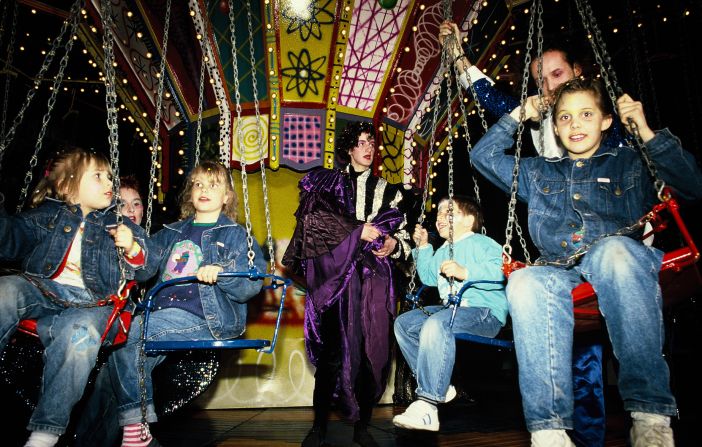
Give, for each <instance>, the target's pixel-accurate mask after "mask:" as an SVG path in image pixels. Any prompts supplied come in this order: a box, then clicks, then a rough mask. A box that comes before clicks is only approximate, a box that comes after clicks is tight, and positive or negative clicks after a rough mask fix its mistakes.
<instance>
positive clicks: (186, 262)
mask: <svg viewBox="0 0 702 447" xmlns="http://www.w3.org/2000/svg"><path fill="white" fill-rule="evenodd" d="M201 263H202V250H201V249H200V246H199V245H197V244H196V243H194V242H193V241H191V240H189V239H186V240H184V241H180V242H176V243H175V245H173V249H171V254H170V257H169V259H168V262H167V263H166V268H165V270H164V272H163V274H162V275H161V281H168V280H170V279H173V278H181V277H183V276H194V275H195V273H196V272H197V269H198V267H200V264H201Z"/></svg>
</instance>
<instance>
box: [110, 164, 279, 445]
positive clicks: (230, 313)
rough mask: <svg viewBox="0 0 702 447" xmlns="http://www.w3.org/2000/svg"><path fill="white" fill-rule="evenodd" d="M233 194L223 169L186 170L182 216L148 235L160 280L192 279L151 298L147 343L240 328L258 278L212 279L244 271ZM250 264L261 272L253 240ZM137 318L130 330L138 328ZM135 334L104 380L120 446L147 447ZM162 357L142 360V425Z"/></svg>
mask: <svg viewBox="0 0 702 447" xmlns="http://www.w3.org/2000/svg"><path fill="white" fill-rule="evenodd" d="M236 202H237V198H236V192H235V191H234V184H233V182H232V179H231V176H230V174H229V172H228V171H227V169H226V168H225V167H224V166H222V165H220V164H217V163H214V162H203V163H202V164H200V165H198V166H197V167H195V168H194V169H193V171H192V172H191V173H190V176H189V178H188V180H187V182H186V186H185V189H184V191H183V194H182V204H181V215H182V217H183V218H184V219H183V220H181V221H179V222H176V223H173V224H170V225H166V226H165V228H164V229H162V230H161V231H159V232H158V233H156V234H155V235H154V236H153V237H152V239H153V241H154V242H155V243H157V244H158V245H159V246H160V247H163V251H162V253H163V255H164V256H163V257H162V258H161V261H160V267H159V280H160V281H167V280H170V279H173V278H178V277H184V276H197V278H198V280H199V281H200V282H199V283H187V284H182V285H174V286H170V287H166V288H164V289H162V290H161V291H160V292H159V293H158V294H157V296H156V297H155V305H156V308H155V310H154V312H152V313H151V315H150V317H149V326H148V328H149V331H148V332H149V333H148V334H147V338H148V341H156V340H162V339H167V340H183V341H186V340H222V339H228V338H235V337H238V336H240V335H242V334H243V333H244V329H245V327H246V302H247V301H248V300H249V299H251V298H252V297H254V296H255V295H256V294H257V293H258V292H259V291H260V290H261V286H262V281H253V280H249V279H247V278H222V279H219V280H218V278H217V275H218V274H219V273H220V272H236V271H243V270H247V269H248V257H247V253H248V251H247V248H248V247H247V242H246V236H247V234H246V230H245V229H244V228H242V227H241V226H240V225H238V224H237V223H236V222H235V219H236V210H237V206H236ZM253 249H254V255H255V262H254V263H255V266H256V268H257V269H258V271H259V272H265V269H266V265H265V262H264V260H263V255H262V253H261V250H260V248H259V246H258V244H257V243H256V241H255V240H254V241H253ZM141 318H142V317H141V316H139V317H137V318H136V319H135V321H134V323H132V324H133V325H134V327H141V325H140V324H141V321H140V319H141ZM140 336H141V334H140V331H131V332H130V333H129V339H128V340H127V343H126V344H125V345H123V346H121V347H119V348H117V349H116V350H115V351H114V352H113V353H112V354H111V356H110V358H109V361H108V372H109V375H110V381H111V382H112V384H113V389H114V392H115V394H116V398H117V403H118V415H119V416H118V418H119V425H120V426H121V427H123V435H122V445H129V446H131V447H137V446H146V445H150V446H154V445H158V443H157V441H156V440H155V439H154V438H153V437H151V435H150V433H149V430H148V424H146V425H143V424H142V412H141V391H142V389H141V387H140V384H139V383H140V379H141V378H142V377H141V374H140V372H139V370H138V365H139V364H140V360H139V355H140V349H141V339H140ZM164 359H165V356H155V357H151V356H148V357H146V360H145V362H144V363H145V364H144V373H143V379H144V381H145V391H146V404H147V407H146V409H147V418H146V420H147V422H149V423H150V422H155V421H156V420H157V417H156V412H155V409H154V404H153V388H152V381H151V373H152V371H153V370H154V368H155V367H156V366H157V365H158V364H159V363H161V362H162V361H163V360H164Z"/></svg>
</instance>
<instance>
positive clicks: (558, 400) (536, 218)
mask: <svg viewBox="0 0 702 447" xmlns="http://www.w3.org/2000/svg"><path fill="white" fill-rule="evenodd" d="M604 97H605V96H604V95H603V93H602V87H601V85H600V84H599V83H598V82H596V81H591V80H581V79H574V80H572V81H570V82H568V83H566V84H564V85H563V86H562V87H561V88H560V90H559V91H558V92H557V95H556V100H555V101H554V108H553V114H552V115H553V120H554V124H555V128H556V133H557V135H558V139H559V141H560V144H561V145H563V146H564V148H565V149H566V151H567V155H566V156H564V157H561V158H556V159H548V160H547V159H543V158H528V159H525V160H523V161H522V166H521V169H520V174H519V189H518V196H519V198H520V199H521V200H523V201H525V202H527V204H528V208H529V233H530V235H531V238H532V240H533V241H534V243H535V244H536V246H537V248H538V249H539V251H540V254H541V257H540V258H539V261H544V262H543V264H542V265H535V266H529V267H526V268H524V269H521V270H518V271H516V272H514V273H512V275H511V276H510V278H509V281H508V284H507V299H508V301H509V310H510V314H511V316H512V322H513V328H514V340H515V346H516V350H517V359H518V362H519V386H520V389H521V393H522V401H523V407H524V414H525V418H526V422H527V428H528V429H529V431H530V432H531V433H532V437H531V439H532V445H533V446H542V445H543V446H546V445H547V446H570V445H573V444H572V441H571V440H570V439H569V438H568V436H567V435H566V433H565V430H567V429H571V428H572V417H573V414H572V413H573V382H572V369H571V361H570V359H571V349H572V345H573V327H574V319H573V304H572V299H571V290H572V289H573V287H575V286H577V285H578V284H580V283H581V282H583V281H588V282H589V283H590V284H592V286H593V287H594V289H595V292H596V293H597V296H598V304H599V306H600V311H601V313H602V315H603V317H604V319H605V321H606V323H607V330H608V333H609V337H610V340H611V342H612V347H613V351H614V355H615V356H616V357H617V359H618V360H619V365H620V370H619V392H620V395H621V397H622V400H623V401H624V408H625V409H626V410H628V411H630V412H631V416H632V419H633V427H632V429H631V433H630V436H631V444H632V446H634V447H637V446H643V445H662V446H672V445H673V433H672V430H671V429H670V416H671V415H675V414H676V404H675V399H674V397H673V395H672V393H671V390H670V384H669V371H668V366H667V364H666V362H665V359H664V358H663V355H662V349H663V346H662V344H663V340H664V339H665V336H664V333H663V316H662V308H661V307H662V300H661V289H660V286H659V284H658V273H659V270H660V267H661V260H662V256H663V254H662V252H661V251H660V250H657V249H655V248H653V247H648V246H646V245H644V244H643V243H641V242H640V241H638V240H636V239H633V238H630V237H627V236H603V235H607V234H612V233H615V232H616V231H617V230H618V229H621V228H624V227H627V226H630V225H632V224H634V223H635V222H636V221H637V220H638V219H639V218H640V216H642V215H644V214H645V213H646V212H647V211H648V210H649V209H650V207H651V206H652V205H653V203H655V201H656V192H655V190H654V187H653V184H652V181H651V178H650V176H649V175H648V171H647V169H646V167H645V165H644V163H643V162H642V160H641V157H640V155H639V153H638V151H636V150H635V149H633V148H630V147H609V146H608V145H606V144H603V143H602V141H603V132H604V131H606V130H607V129H608V128H609V127H610V125H611V124H612V115H611V114H609V113H608V112H607V111H606V110H605V104H606V101H605V100H604V99H603V98H604ZM536 101H537V99H536V98H533V97H532V98H529V99H528V101H527V104H526V113H525V115H526V118H527V119H529V118H533V117H537V116H538V113H539V112H538V108H537V107H536V104H537V102H536ZM617 105H618V112H619V116H620V117H621V119H622V122H623V123H624V126H625V128H627V129H628V130H630V129H629V124H628V122H629V121H628V120H632V121H633V123H634V124H635V125H636V126H637V127H638V130H639V134H640V136H641V138H642V140H643V142H644V144H645V145H646V148H647V149H648V152H649V155H650V157H651V159H652V160H653V162H654V163H655V165H656V167H657V169H658V174H659V176H660V178H661V179H662V180H664V181H665V182H666V184H667V185H669V186H671V187H673V188H675V189H676V191H677V193H678V194H679V195H680V196H681V197H683V198H686V199H698V198H700V197H701V196H700V194H701V193H702V174H701V173H700V170H699V168H698V166H697V164H696V162H695V160H694V157H693V156H692V155H691V154H690V153H687V152H686V151H685V150H683V149H682V147H681V146H680V141H679V140H678V139H677V138H675V137H674V136H673V135H672V134H671V133H670V132H669V131H668V130H663V131H660V132H653V131H652V130H651V129H650V128H649V127H648V124H647V122H646V118H645V116H644V113H643V106H642V104H641V103H640V102H637V101H633V100H632V99H631V98H630V97H629V96H628V95H623V96H622V97H620V98H619V100H618V101H617ZM519 114H520V110H519V108H517V109H515V110H514V111H513V112H512V113H511V114H510V115H505V116H503V117H502V118H501V119H500V121H499V122H498V123H497V124H496V125H495V126H493V127H492V128H491V129H490V130H489V131H488V133H487V134H486V135H485V136H484V137H483V138H482V139H481V140H480V142H479V143H478V144H477V145H476V146H475V148H474V149H473V151H472V152H471V160H472V162H473V164H474V165H475V167H476V168H477V169H478V170H479V171H480V172H481V173H482V174H483V175H485V176H486V177H487V178H488V179H489V180H490V181H492V182H493V183H495V184H496V185H498V186H499V187H500V188H502V189H503V190H505V191H509V188H510V185H511V183H512V168H513V167H514V163H515V160H514V156H511V155H507V154H506V153H505V151H506V150H507V149H509V148H510V147H512V145H513V143H514V139H513V134H514V132H515V130H516V128H517V125H518V123H517V120H518V119H519ZM581 247H589V249H588V251H587V253H586V254H585V255H583V256H582V257H581V258H580V259H579V261H578V262H577V263H575V265H568V266H564V265H557V264H555V262H556V261H558V260H560V259H566V258H568V257H569V256H571V255H573V254H574V253H576V252H577V251H578V250H579V249H580V248H581ZM547 360H548V361H547Z"/></svg>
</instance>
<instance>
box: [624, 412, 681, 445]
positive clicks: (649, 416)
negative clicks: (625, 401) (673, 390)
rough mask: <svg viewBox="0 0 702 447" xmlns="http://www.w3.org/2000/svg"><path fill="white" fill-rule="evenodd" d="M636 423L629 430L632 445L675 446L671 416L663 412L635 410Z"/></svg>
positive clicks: (633, 417)
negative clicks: (654, 412)
mask: <svg viewBox="0 0 702 447" xmlns="http://www.w3.org/2000/svg"><path fill="white" fill-rule="evenodd" d="M631 418H632V419H633V421H634V425H633V426H632V427H631V431H630V432H629V438H630V441H631V447H674V446H675V441H674V440H673V430H672V429H671V428H670V418H669V417H668V416H663V415H661V414H653V413H641V412H638V411H633V412H632V413H631Z"/></svg>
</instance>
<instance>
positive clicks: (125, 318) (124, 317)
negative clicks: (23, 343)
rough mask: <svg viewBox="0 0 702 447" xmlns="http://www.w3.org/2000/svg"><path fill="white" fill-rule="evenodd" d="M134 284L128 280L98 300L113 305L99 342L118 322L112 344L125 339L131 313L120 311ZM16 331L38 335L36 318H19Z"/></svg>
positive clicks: (99, 303)
mask: <svg viewBox="0 0 702 447" xmlns="http://www.w3.org/2000/svg"><path fill="white" fill-rule="evenodd" d="M136 285H137V282H136V281H129V282H128V283H127V284H125V286H124V287H122V290H121V291H120V293H119V294H117V295H110V297H109V298H108V299H106V300H101V301H99V302H98V306H110V305H111V306H113V308H112V313H111V314H110V318H109V319H108V321H107V324H106V326H105V331H104V332H103V334H102V337H101V339H100V342H104V341H105V338H106V337H107V334H108V333H109V332H110V328H112V325H114V324H115V323H117V324H120V325H121V326H122V330H121V331H119V333H118V334H117V336H116V337H115V340H114V344H120V343H123V342H124V341H126V336H127V332H128V330H129V324H130V322H131V313H127V312H124V313H123V312H122V311H123V309H124V307H125V306H126V305H127V302H128V301H129V297H130V295H131V292H132V289H133V288H134V287H136ZM17 331H19V332H22V333H23V334H27V335H31V336H34V337H38V336H39V335H37V320H34V319H26V320H20V322H19V323H18V325H17Z"/></svg>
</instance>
